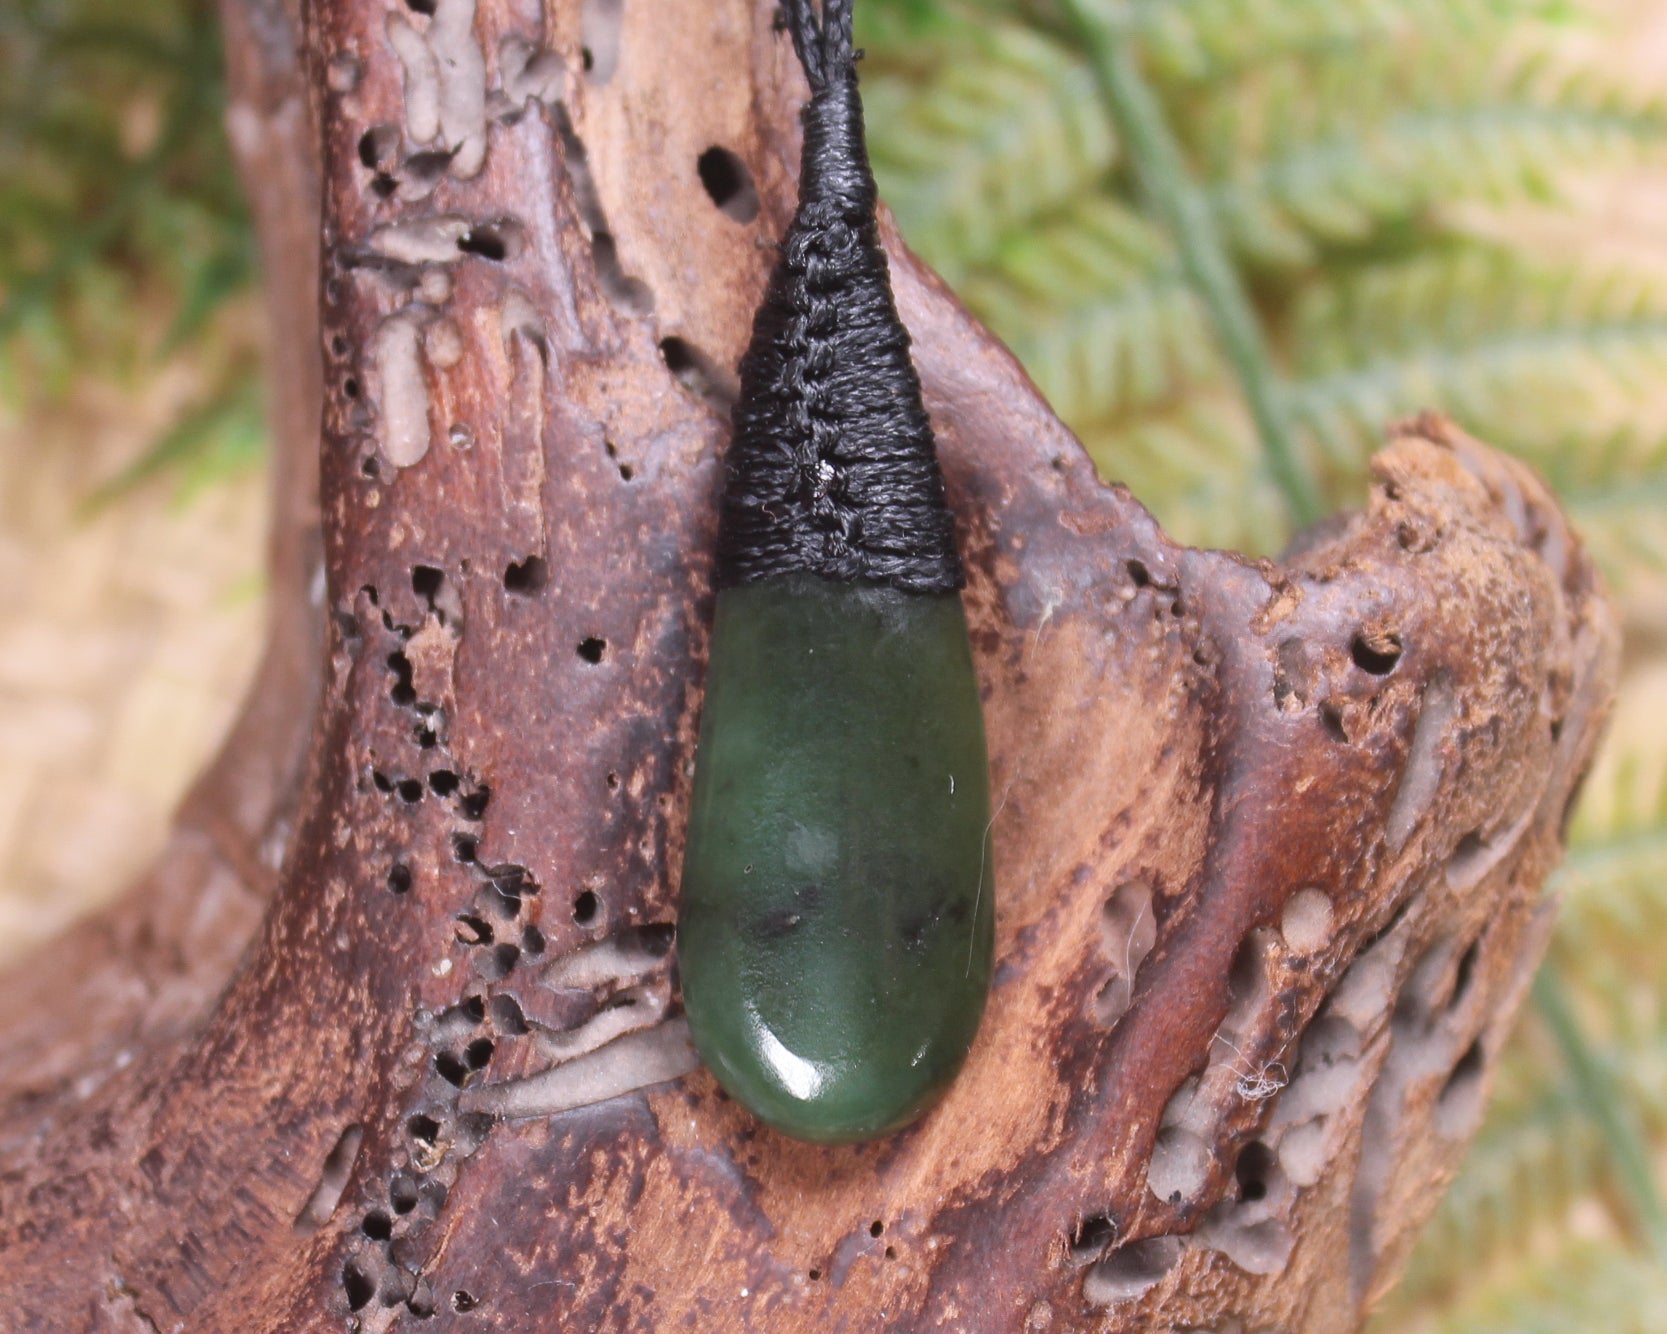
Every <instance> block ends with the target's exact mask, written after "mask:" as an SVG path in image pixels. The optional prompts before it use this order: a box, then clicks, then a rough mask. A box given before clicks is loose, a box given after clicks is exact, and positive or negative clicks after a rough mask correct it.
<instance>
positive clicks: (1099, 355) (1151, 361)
mask: <svg viewBox="0 0 1667 1334" xmlns="http://www.w3.org/2000/svg"><path fill="white" fill-rule="evenodd" d="M960 294H961V297H962V299H963V300H965V301H966V303H967V305H968V306H969V307H970V308H971V309H972V310H973V311H974V313H976V314H977V315H978V316H979V317H980V318H981V319H983V320H984V321H985V322H986V323H988V324H989V326H990V327H991V328H992V329H993V330H995V331H996V332H997V333H998V334H1000V335H1002V336H1003V337H1004V338H1005V339H1006V340H1007V343H1008V345H1009V346H1010V347H1011V348H1012V349H1013V351H1014V352H1015V353H1016V354H1017V355H1018V357H1019V358H1020V360H1021V361H1023V362H1024V363H1025V364H1026V365H1027V366H1030V367H1033V368H1034V373H1035V375H1036V377H1037V383H1038V385H1039V387H1040V388H1041V389H1042V392H1043V394H1044V395H1045V396H1046V397H1047V399H1048V401H1049V402H1050V403H1051V404H1052V405H1053V407H1054V410H1055V411H1057V412H1059V413H1060V414H1061V415H1063V416H1064V417H1066V418H1067V419H1068V420H1072V421H1079V422H1080V421H1100V422H1105V423H1109V422H1111V421H1113V420H1115V418H1116V417H1118V416H1120V415H1122V414H1125V413H1129V412H1133V411H1137V410H1140V409H1142V408H1145V407H1149V406H1150V405H1152V404H1155V403H1157V402H1159V401H1160V400H1164V399H1168V398H1172V397H1173V396H1175V395H1176V394H1178V393H1179V392H1181V391H1182V389H1183V387H1184V386H1187V385H1191V384H1196V383H1201V382H1207V381H1210V380H1216V379H1219V378H1220V377H1221V374H1222V370H1221V366H1220V363H1219V358H1218V357H1217V355H1216V353H1215V350H1214V344H1213V343H1212V341H1211V336H1210V332H1209V328H1208V325H1207V322H1206V320H1205V317H1204V313H1203V310H1202V308H1201V307H1200V305H1199V303H1198V301H1197V298H1196V297H1195V296H1194V295H1193V293H1192V290H1191V288H1190V286H1189V285H1188V283H1187V281H1186V278H1185V276H1184V274H1183V273H1182V271H1181V267H1180V262H1179V260H1178V259H1177V258H1176V256H1175V254H1174V250H1173V247H1171V245H1170V244H1169V242H1168V241H1167V240H1166V239H1165V238H1164V237H1163V236H1162V235H1161V234H1160V233H1159V232H1158V231H1157V230H1156V229H1155V228H1154V227H1153V226H1152V225H1151V224H1150V223H1149V222H1147V221H1145V220H1144V219H1142V218H1141V217H1140V216H1139V215H1138V214H1136V213H1135V212H1133V211H1132V210H1131V209H1129V208H1127V207H1126V206H1125V205H1123V204H1120V203H1118V202H1117V201H1116V200H1113V199H1108V198H1103V197H1102V198H1093V197H1090V198H1087V199H1084V200H1082V201H1080V202H1078V203H1077V204H1075V205H1074V206H1072V207H1071V208H1070V209H1068V210H1067V211H1065V212H1064V213H1062V214H1061V215H1059V216H1057V217H1055V218H1052V219H1050V220H1048V221H1047V222H1045V223H1043V224H1041V225H1039V226H1037V227H1034V228H1032V229H1029V230H1028V231H1026V232H1024V233H1021V234H1019V235H1016V236H1014V237H1011V238H1009V239H1008V240H1006V241H1004V242H1003V244H1002V245H1001V247H1000V249H999V250H998V251H997V253H996V254H995V255H994V256H993V257H992V260H991V262H990V263H989V264H987V265H983V266H980V267H979V268H978V269H975V270H974V271H973V272H972V273H971V274H969V276H968V277H967V278H966V279H965V280H964V281H963V282H962V283H961V285H960Z"/></svg>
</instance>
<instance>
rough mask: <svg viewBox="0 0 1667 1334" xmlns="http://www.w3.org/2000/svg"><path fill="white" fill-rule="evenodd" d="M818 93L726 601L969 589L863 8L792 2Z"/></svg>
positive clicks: (786, 244) (739, 416)
mask: <svg viewBox="0 0 1667 1334" xmlns="http://www.w3.org/2000/svg"><path fill="white" fill-rule="evenodd" d="M781 4H782V13H783V16H784V17H785V19H786V24H787V29H788V31H789V32H790V33H791V34H792V37H793V48H794V50H795V51H796V52H797V53H798V57H799V61H800V63H801V64H802V65H803V66H804V70H805V75H806V77H807V78H808V79H809V81H810V86H811V93H812V95H811V99H810V101H809V102H808V103H807V104H806V105H805V108H804V110H803V112H802V113H801V116H802V119H803V122H804V131H805V138H804V158H803V162H802V164H801V167H800V178H799V208H798V212H797V213H796V214H795V215H794V218H793V222H792V225H791V226H790V227H789V228H788V230H787V236H786V238H785V239H784V240H783V242H782V248H781V258H780V260H779V261H778V263H777V264H776V268H775V271H774V272H773V273H772V274H771V276H770V283H769V287H768V289H767V291H766V293H765V297H764V302H763V304H762V305H761V306H760V307H759V310H758V315H757V318H756V319H755V320H754V322H753V332H752V343H751V345H750V346H749V347H748V349H747V353H746V355H745V356H744V357H743V358H742V359H741V367H740V378H741V392H740V397H739V398H738V399H737V401H736V404H735V413H734V422H735V436H734V439H733V441H732V443H731V444H730V447H729V453H728V455H727V458H726V467H727V474H728V476H727V486H726V489H725V493H724V500H723V515H722V521H721V524H720V531H719V539H718V583H719V586H720V587H724V586H729V585H734V584H743V583H750V582H752V581H754V580H757V579H767V578H771V577H772V576H776V575H782V574H789V573H798V572H808V573H812V574H816V575H820V576H821V577H822V578H824V579H831V580H835V581H838V582H842V583H845V582H851V581H854V580H859V579H860V580H868V581H872V582H875V583H883V584H889V585H891V586H892V587H895V588H898V589H902V590H904V591H906V592H913V593H945V592H950V591H952V590H954V589H957V588H960V587H961V585H962V582H963V578H962V572H961V562H960V558H959V557H958V556H957V555H956V551H955V532H954V521H953V518H952V516H951V515H950V512H949V507H948V505H947V503H946V502H945V499H944V488H943V476H942V474H941V473H940V472H939V470H938V456H937V448H936V446H935V445H934V443H933V439H932V427H931V424H930V423H929V422H928V421H927V419H926V410H925V408H924V407H923V406H922V404H921V399H920V378H919V376H917V375H916V374H915V369H914V364H913V362H911V361H910V360H909V335H908V332H907V330H905V329H904V328H903V324H902V321H900V320H899V319H898V318H897V307H896V305H895V304H894V302H893V300H892V294H891V278H890V272H889V270H888V269H887V266H886V257H885V252H884V251H882V250H881V248H880V242H879V236H878V231H877V228H876V224H875V218H874V205H875V199H876V194H875V188H874V176H873V173H872V172H871V171H870V170H869V165H868V149H867V145H866V143H865V141H864V138H863V121H862V103H861V101H860V99H859V98H858V95H857V71H856V62H857V56H858V52H856V51H855V50H854V49H853V47H852V38H851V6H852V0H823V3H822V5H821V20H820V21H818V19H817V15H816V8H817V7H816V4H815V0H781Z"/></svg>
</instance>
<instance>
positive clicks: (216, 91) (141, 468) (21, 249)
mask: <svg viewBox="0 0 1667 1334" xmlns="http://www.w3.org/2000/svg"><path fill="white" fill-rule="evenodd" d="M223 64H224V60H223V56H222V53H221V50H220V31H219V24H218V21H217V18H216V11H215V8H214V6H213V4H212V3H209V2H208V0H150V2H149V3H146V4H142V5H136V4H131V3H127V0H7V3H5V4H4V5H0V403H4V404H9V405H11V406H13V407H14V408H19V407H22V406H27V405H31V404H39V403H41V402H43V401H47V402H50V401H53V400H61V399H62V398H64V397H65V396H67V395H68V394H69V393H70V391H71V390H72V389H73V388H74V387H75V386H76V385H77V384H78V383H85V381H86V379H88V378H103V379H116V380H118V381H125V382H133V381H134V380H135V379H136V378H137V377H140V376H143V375H147V374H150V373H154V371H155V370H156V369H157V368H158V367H159V366H160V365H161V364H162V363H163V362H165V361H166V360H167V359H169V358H170V357H172V356H174V355H175V354H176V353H178V352H180V350H181V349H184V348H187V347H189V348H190V356H191V359H192V362H193V365H194V368H195V370H196V371H197V372H198V377H197V378H198V379H199V381H200V383H199V384H198V387H197V390H196V398H195V401H194V402H193V403H191V404H189V405H188V406H187V407H186V409H185V411H184V413H183V415H182V418H181V420H180V421H179V423H178V424H177V425H176V426H175V427H174V428H171V429H170V430H168V431H167V432H166V433H165V434H164V436H163V437H162V438H161V439H159V440H158V441H157V442H156V444H155V446H154V447H153V449H152V451H151V452H150V454H149V455H147V456H146V457H145V458H143V459H141V460H140V461H139V462H138V463H137V464H135V465H134V466H133V467H132V468H130V469H129V470H128V473H127V474H125V475H124V476H125V482H124V481H123V479H112V482H111V483H107V484H106V485H104V486H102V487H100V488H99V490H98V491H97V492H96V493H94V494H92V495H90V496H89V501H91V502H93V503H102V502H103V501H104V500H107V499H109V498H111V497H112V496H114V495H117V494H119V493H120V492H121V491H122V490H123V489H124V488H125V485H127V484H131V483H132V482H134V481H137V480H140V479H141V478H143V477H146V476H149V475H151V474H153V473H156V472H161V471H165V470H171V471H172V472H173V474H174V475H175V477H176V478H178V479H180V480H181V485H182V486H184V487H185V488H186V489H187V490H189V489H191V488H195V487H200V486H203V485H207V484H210V483H212V481H213V480H215V478H217V477H218V476H220V475H222V474H223V473H225V472H227V471H231V470H236V469H239V468H242V467H246V466H248V465H249V464H251V463H252V462H254V461H256V460H258V459H259V457H260V453H261V444H260V442H261V439H262V425H261V397H262V396H261V393H260V391H259V387H258V386H259V380H258V376H257V374H256V369H255V356H254V349H253V347H252V346H251V340H250V339H249V337H247V336H246V335H245V336H230V337H220V338H209V337H206V336H205V335H207V334H208V333H209V332H210V331H211V329H212V330H215V331H216V332H223V331H222V330H219V329H217V328H216V324H217V322H218V321H221V320H222V317H223V315H224V312H225V310H226V307H227V305H228V303H229V302H230V301H231V300H232V299H233V298H235V297H237V296H239V295H240V294H242V293H244V292H245V291H246V290H247V289H248V288H249V286H250V285H251V282H252V280H253V276H254V263H255V246H254V238H253V235H252V233H251V230H250V224H249V217H248V212H247V208H246V206H245V204H244V201H243V197H242V192H241V189H240V187H239V185H238V181H237V177H236V173H235V171H234V170H233V167H232V162H231V157H230V154H229V152H228V149H227V146H226V142H225V130H224V126H223V124H222V119H221V118H222V114H223V111H224V106H225V85H224V77H223Z"/></svg>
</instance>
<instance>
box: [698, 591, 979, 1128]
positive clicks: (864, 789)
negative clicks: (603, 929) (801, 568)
mask: <svg viewBox="0 0 1667 1334" xmlns="http://www.w3.org/2000/svg"><path fill="white" fill-rule="evenodd" d="M706 691H707V693H706V705H705V711H704V713H703V715H702V719H701V730H700V751H699V758H698V761H697V767H696V773H695V785H694V800H693V807H692V811H691V815H690V822H689V833H688V847H687V852H686V856H685V862H684V870H683V905H682V911H681V917H680V920H679V925H678V958H679V965H680V968H681V971H682V978H683V991H684V998H685V1003H686V1006H687V1010H688V1018H689V1026H690V1029H691V1030H692V1032H693V1035H694V1039H695V1043H696V1045H697V1047H698V1048H699V1049H700V1053H701V1056H702V1057H703V1059H704V1060H705V1061H706V1063H707V1064H708V1065H709V1066H710V1067H711V1069H712V1071H713V1072H714V1074H715V1075H716V1076H717V1078H718V1080H719V1082H720V1083H721V1084H722V1085H723V1086H724V1087H725V1088H726V1089H727V1090H728V1091H729V1092H730V1093H731V1094H732V1095H733V1096H734V1097H735V1098H736V1099H737V1100H739V1101H740V1102H741V1103H743V1104H744V1105H745V1106H747V1107H748V1108H750V1109H751V1110H752V1111H753V1112H754V1113H756V1114H757V1115H758V1116H759V1117H760V1118H761V1119H762V1120H764V1121H766V1122H768V1123H769V1124H770V1125H773V1126H775V1127H776V1128H777V1129H779V1130H781V1131H783V1132H785V1133H786V1134H789V1135H792V1136H794V1137H796V1138H799V1139H805V1140H815V1141H824V1142H844V1141H854V1140H863V1139H869V1138H872V1137H875V1136H878V1135H883V1134H886V1133H888V1132H889V1131H892V1130H896V1129H897V1128H899V1127H900V1126H903V1125H905V1124H906V1123H908V1122H909V1121H911V1120H913V1119H914V1118H915V1117H916V1116H918V1115H919V1114H920V1113H921V1112H922V1111H923V1110H925V1109H926V1108H927V1107H928V1106H930V1105H931V1103H932V1102H934V1101H935V1100H936V1099H937V1097H938V1096H939V1095H940V1094H941V1093H942V1092H943V1090H944V1089H945V1087H947V1085H948V1084H949V1081H950V1080H951V1079H952V1078H953V1077H954V1076H955V1073H956V1071H958V1070H959V1069H960V1067H961V1064H962V1062H963V1061H964V1060H965V1058H966V1054H967V1051H968V1049H969V1048H970V1047H971V1045H972V1040H973V1037H974V1034H975V1033H976V1032H977V1029H978V1022H979V1017H980V1015H981V1014H982V1012H983V1009H984V999H985V995H986V993H987V991H988V988H989V981H990V960H991V949H992V940H993V929H994V927H993V924H994V912H993V906H994V895H993V892H992V875H991V867H990V864H989V857H988V848H987V845H986V840H987V837H988V834H989V824H990V799H989V782H988V777H987V764H988V761H987V758H986V752H985V744H984V724H983V718H982V715H981V712H980V707H979V696H978V684H977V680H976V679H975V677H974V675H973V668H972V655H971V651H970V648H969V645H968V641H967V626H966V617H965V613H964V612H963V610H962V607H961V599H960V596H959V595H958V594H957V593H955V592H947V593H928V594H922V593H910V592H903V591H900V590H898V589H895V588H892V587H889V586H885V585H880V584H875V583H870V582H855V583H837V582H832V581H829V580H826V579H823V578H820V577H818V576H816V575H813V574H803V573H800V574H789V575H783V576H777V577H773V578H769V579H764V580H760V581H757V582H753V583H747V584H742V585H739V586H735V587H729V588H725V589H723V590H722V591H721V592H720V593H719V594H718V605H717V618H716V622H715V624H714V627H713V634H712V651H711V666H710V669H709V673H708V677H707V688H706Z"/></svg>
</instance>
